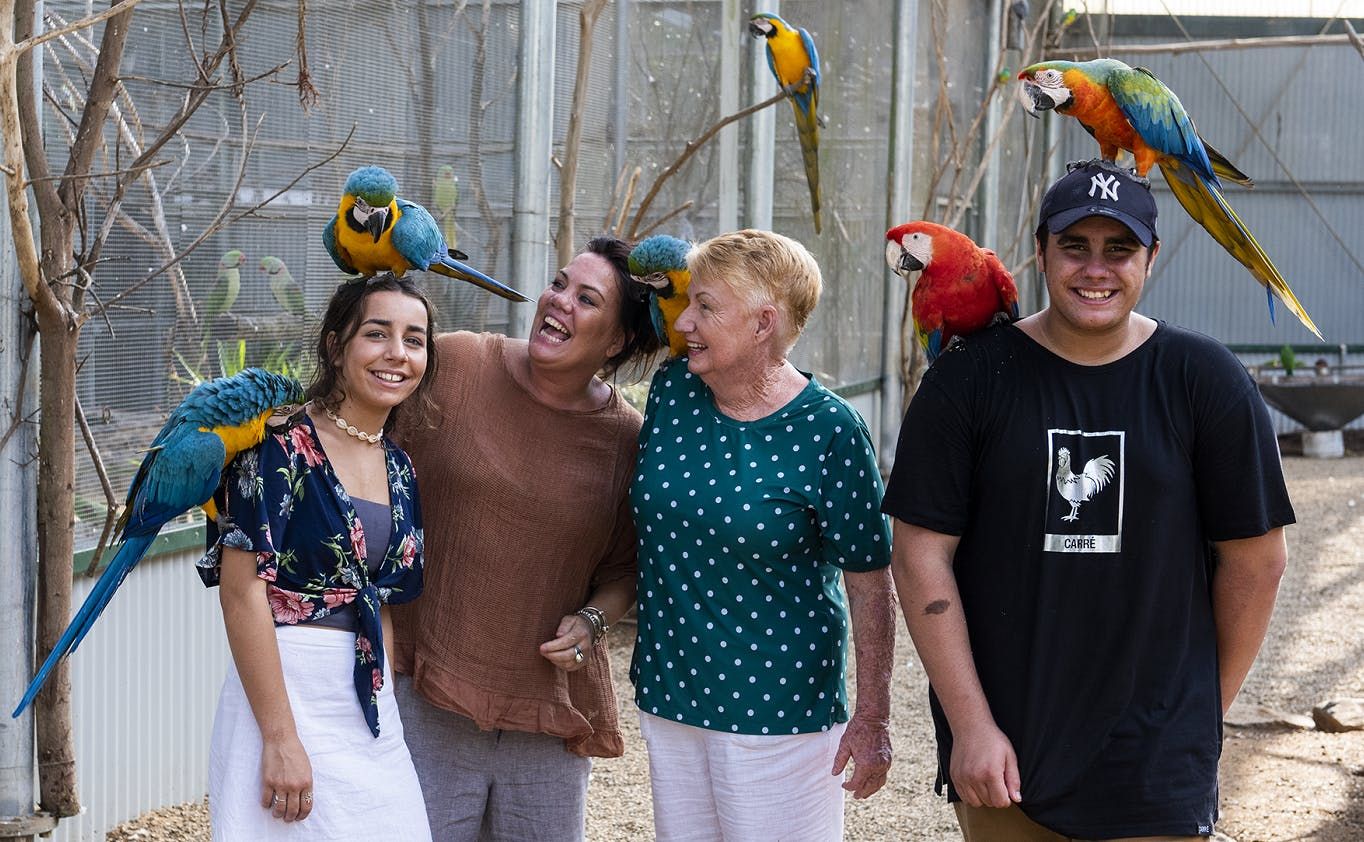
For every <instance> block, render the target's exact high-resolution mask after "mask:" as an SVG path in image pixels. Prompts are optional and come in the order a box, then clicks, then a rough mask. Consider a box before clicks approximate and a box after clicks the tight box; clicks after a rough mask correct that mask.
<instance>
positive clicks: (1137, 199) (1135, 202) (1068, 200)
mask: <svg viewBox="0 0 1364 842" xmlns="http://www.w3.org/2000/svg"><path fill="white" fill-rule="evenodd" d="M1066 168H1067V169H1068V170H1069V172H1067V173H1066V174H1065V175H1063V176H1061V177H1060V178H1059V179H1057V180H1056V183H1055V184H1053V185H1052V186H1051V187H1049V188H1047V194H1046V195H1045V196H1043V197H1042V207H1041V209H1040V210H1039V211H1038V214H1037V227H1038V233H1039V234H1041V233H1044V232H1050V233H1052V234H1056V233H1059V232H1061V231H1064V230H1066V229H1067V228H1069V227H1070V226H1072V225H1074V224H1075V223H1077V222H1079V221H1080V220H1082V219H1085V218H1086V217H1090V216H1108V217H1112V218H1113V219H1116V220H1118V221H1119V222H1121V223H1122V224H1123V225H1126V226H1127V227H1128V228H1129V229H1130V230H1131V231H1132V233H1133V234H1134V235H1136V238H1137V239H1138V240H1140V241H1141V244H1142V245H1143V246H1146V247H1148V248H1149V247H1150V245H1151V243H1153V242H1155V241H1156V240H1157V239H1158V237H1157V236H1156V200H1155V197H1153V196H1152V195H1151V182H1150V181H1149V180H1147V179H1145V178H1142V177H1140V176H1138V175H1136V174H1135V173H1133V172H1132V171H1131V170H1127V169H1123V168H1122V167H1119V166H1118V165H1116V164H1114V163H1112V162H1110V161H1104V160H1099V159H1095V160H1093V161H1083V162H1072V163H1069V164H1067V165H1066Z"/></svg>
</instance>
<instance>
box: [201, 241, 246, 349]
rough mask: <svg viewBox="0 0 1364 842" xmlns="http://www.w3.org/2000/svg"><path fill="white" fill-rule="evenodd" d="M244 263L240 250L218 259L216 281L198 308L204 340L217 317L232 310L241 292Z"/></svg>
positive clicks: (232, 251)
mask: <svg viewBox="0 0 1364 842" xmlns="http://www.w3.org/2000/svg"><path fill="white" fill-rule="evenodd" d="M245 262H246V257H245V255H243V254H242V253H241V250H240V249H232V250H231V251H229V252H227V253H226V254H224V255H223V256H222V257H221V258H219V259H218V279H217V280H216V281H215V282H214V283H213V289H211V290H209V291H208V298H206V299H204V304H203V306H202V307H200V308H199V317H200V320H201V321H202V322H203V326H204V338H205V339H207V338H208V332H209V328H210V327H212V325H213V322H214V320H215V319H217V318H218V317H219V316H221V315H223V314H224V313H226V312H227V311H228V310H231V309H232V305H233V304H235V303H237V296H238V295H240V294H241V291H242V273H241V265H242V264H243V263H245Z"/></svg>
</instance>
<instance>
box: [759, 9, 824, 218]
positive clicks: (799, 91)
mask: <svg viewBox="0 0 1364 842" xmlns="http://www.w3.org/2000/svg"><path fill="white" fill-rule="evenodd" d="M748 34H750V35H752V36H753V37H754V38H765V39H767V66H768V67H769V68H771V69H772V75H773V76H775V77H777V84H778V85H781V88H782V90H784V91H786V95H787V96H789V97H790V98H791V110H792V111H793V112H795V116H796V135H797V137H799V138H800V154H801V157H802V158H804V159H805V180H806V181H807V182H809V184H810V205H811V207H812V210H813V211H814V215H815V233H816V234H818V233H819V230H820V215H819V208H820V205H821V204H823V201H822V199H821V194H820V191H819V53H818V52H817V51H816V50H815V42H814V39H813V38H811V37H810V33H808V32H806V31H805V30H804V29H793V28H792V27H791V24H789V23H787V22H786V21H784V20H782V19H781V18H780V17H778V16H776V15H773V14H769V13H767V12H762V13H760V14H756V15H754V16H753V17H751V18H749V20H748Z"/></svg>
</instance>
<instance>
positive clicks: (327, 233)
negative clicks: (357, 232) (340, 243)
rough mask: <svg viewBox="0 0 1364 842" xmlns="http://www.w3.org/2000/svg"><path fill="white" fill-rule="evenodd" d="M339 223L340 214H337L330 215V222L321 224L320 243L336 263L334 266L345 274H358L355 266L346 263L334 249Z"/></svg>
mask: <svg viewBox="0 0 1364 842" xmlns="http://www.w3.org/2000/svg"><path fill="white" fill-rule="evenodd" d="M341 224H342V222H341V215H340V214H337V215H336V216H333V217H332V221H331V222H329V223H327V224H326V225H324V226H322V245H323V246H325V247H326V249H327V254H329V255H331V259H332V263H335V264H336V268H338V269H340V270H341V271H342V272H345V273H346V274H347V275H358V274H360V273H359V272H357V271H356V270H355V267H354V266H351V265H349V264H347V263H346V261H345V259H344V258H342V257H341V253H340V252H339V251H337V250H336V226H338V225H341Z"/></svg>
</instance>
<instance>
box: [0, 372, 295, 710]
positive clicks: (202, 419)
mask: <svg viewBox="0 0 1364 842" xmlns="http://www.w3.org/2000/svg"><path fill="white" fill-rule="evenodd" d="M302 402H303V387H302V386H300V385H299V383H298V381H297V380H295V379H294V378H292V377H285V376H283V375H280V374H271V373H270V372H267V371H264V370H262V369H259V368H247V369H242V370H241V371H240V372H238V373H237V374H235V375H233V376H232V377H224V378H219V379H217V380H212V381H209V382H208V383H202V384H200V385H199V386H196V387H195V388H194V390H193V391H192V392H190V393H189V394H188V395H187V396H185V399H184V401H182V402H181V403H180V406H178V407H176V409H175V411H174V412H172V413H171V415H170V418H168V419H167V420H166V424H165V426H163V427H162V428H161V432H159V433H157V435H156V438H155V439H154V440H153V441H152V443H151V446H150V447H148V448H147V455H146V456H145V457H143V459H142V464H141V465H140V466H138V469H137V474H136V475H135V476H134V477H133V482H132V485H130V486H129V487H128V498H127V501H126V502H125V504H124V508H123V515H122V517H120V518H119V520H118V530H119V537H120V540H121V541H122V542H123V544H122V546H120V547H119V548H118V552H117V553H115V554H114V557H113V560H111V561H110V562H109V566H108V567H107V568H105V570H104V573H103V575H101V576H100V577H99V581H98V582H96V583H95V587H94V589H92V590H91V591H90V595H89V596H88V597H86V599H85V603H84V604H82V605H81V607H80V610H79V611H77V612H76V615H75V616H74V617H72V618H71V623H70V624H69V625H68V626H67V627H66V631H64V632H62V636H61V638H59V639H58V641H57V645H56V646H55V647H53V649H52V652H51V654H49V655H48V656H47V660H46V661H44V662H43V665H42V667H41V668H40V669H39V670H38V674H37V675H35V676H34V678H33V682H32V683H31V684H29V686H28V690H27V691H26V692H25V693H24V697H23V698H22V699H21V700H20V701H19V706H18V707H16V708H15V709H14V714H13V715H14V716H16V717H17V716H19V715H20V714H21V713H23V712H24V708H26V707H28V706H29V704H30V703H31V702H32V701H33V698H34V697H35V696H37V695H38V691H39V690H40V689H42V686H43V683H44V682H45V681H46V680H47V676H48V674H49V673H51V672H52V669H53V668H54V667H55V666H56V665H57V663H58V662H59V661H61V659H62V658H64V657H66V656H67V655H68V654H70V653H71V652H74V651H75V650H76V647H77V646H79V645H80V642H81V641H82V640H83V639H85V635H86V633H87V632H89V631H90V628H91V627H92V626H93V625H94V624H95V620H97V619H99V615H100V613H101V612H103V611H104V608H105V606H107V605H108V604H109V600H110V599H112V598H113V596H114V592H115V591H117V590H118V586H119V585H121V584H123V580H124V579H126V578H127V577H128V573H129V572H130V571H131V570H132V569H133V567H135V566H136V565H137V563H138V562H139V561H141V560H142V557H143V556H144V555H146V553H147V549H148V548H149V547H150V546H151V545H152V541H154V540H155V539H156V535H157V533H158V532H160V531H161V527H163V526H165V525H166V524H167V523H169V522H170V521H172V520H174V519H175V518H177V517H179V516H180V515H182V514H184V513H185V512H187V511H189V510H190V509H193V508H194V507H195V506H201V507H202V508H203V510H204V512H205V514H207V515H208V516H209V517H210V518H214V519H217V517H218V512H217V509H216V507H215V506H214V505H213V492H214V491H216V490H217V488H218V483H219V481H220V480H221V478H222V473H223V468H225V467H226V466H227V464H228V463H229V462H231V461H232V459H233V458H234V457H235V456H236V455H237V454H238V453H240V452H241V451H243V450H249V449H250V448H252V447H255V446H256V445H257V444H260V442H261V441H262V440H263V439H264V438H265V422H266V419H268V418H270V416H271V415H273V414H275V413H276V412H279V413H280V414H292V412H293V411H294V409H295V408H296V405H297V404H300V403H302Z"/></svg>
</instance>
